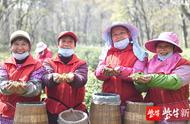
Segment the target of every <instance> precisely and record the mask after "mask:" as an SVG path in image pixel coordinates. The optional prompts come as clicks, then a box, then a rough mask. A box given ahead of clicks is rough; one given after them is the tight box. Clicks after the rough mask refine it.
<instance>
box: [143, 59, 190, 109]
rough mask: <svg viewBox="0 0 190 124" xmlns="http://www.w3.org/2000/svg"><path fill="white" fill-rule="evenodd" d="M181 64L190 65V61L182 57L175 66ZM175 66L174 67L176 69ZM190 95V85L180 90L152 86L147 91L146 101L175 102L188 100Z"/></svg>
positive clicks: (155, 102)
mask: <svg viewBox="0 0 190 124" xmlns="http://www.w3.org/2000/svg"><path fill="white" fill-rule="evenodd" d="M180 65H190V62H189V61H187V60H185V59H181V60H180V61H179V62H178V63H177V65H176V67H175V68H177V67H179V66H180ZM175 68H174V69H175ZM188 97H189V85H185V86H183V87H182V88H180V89H178V90H166V89H161V88H151V89H149V90H148V92H147V96H146V97H145V102H153V103H154V104H155V105H158V104H164V103H174V102H179V101H183V100H188Z"/></svg>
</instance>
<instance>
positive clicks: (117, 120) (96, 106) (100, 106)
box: [90, 93, 121, 124]
mask: <svg viewBox="0 0 190 124" xmlns="http://www.w3.org/2000/svg"><path fill="white" fill-rule="evenodd" d="M119 105H120V97H119V95H117V94H111V93H97V94H94V95H93V99H92V102H91V107H90V122H91V124H121V115H120V106H119Z"/></svg>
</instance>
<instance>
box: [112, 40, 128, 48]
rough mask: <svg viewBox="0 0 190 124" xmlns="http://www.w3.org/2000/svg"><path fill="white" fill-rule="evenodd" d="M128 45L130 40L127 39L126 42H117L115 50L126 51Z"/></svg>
mask: <svg viewBox="0 0 190 124" xmlns="http://www.w3.org/2000/svg"><path fill="white" fill-rule="evenodd" d="M128 44H129V39H128V38H126V39H124V40H120V41H118V42H115V43H114V44H113V45H114V47H115V48H117V49H120V50H122V49H125V48H126V47H127V45H128Z"/></svg>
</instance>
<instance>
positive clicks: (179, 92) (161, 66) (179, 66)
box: [134, 32, 190, 124]
mask: <svg viewBox="0 0 190 124" xmlns="http://www.w3.org/2000/svg"><path fill="white" fill-rule="evenodd" d="M145 47H146V49H147V50H149V51H150V52H152V53H155V55H154V56H153V58H152V59H151V60H150V61H149V63H148V66H147V70H146V73H147V74H148V75H146V74H145V75H144V76H143V75H142V76H140V77H138V78H137V79H134V80H135V81H136V82H138V84H145V85H146V87H147V88H148V90H147V95H146V97H145V102H153V103H154V104H155V105H168V104H173V105H174V104H176V105H178V104H180V103H182V102H184V101H188V97H189V85H188V84H189V81H190V61H188V60H186V59H184V58H182V56H181V55H180V54H179V53H182V49H181V47H180V46H179V38H178V36H177V34H176V33H173V32H163V33H161V34H160V35H159V37H158V38H157V39H153V40H149V41H147V42H146V43H145ZM182 107H183V106H182ZM159 123H161V124H187V122H186V121H183V120H179V121H175V122H174V121H172V120H171V121H170V122H169V121H161V122H159Z"/></svg>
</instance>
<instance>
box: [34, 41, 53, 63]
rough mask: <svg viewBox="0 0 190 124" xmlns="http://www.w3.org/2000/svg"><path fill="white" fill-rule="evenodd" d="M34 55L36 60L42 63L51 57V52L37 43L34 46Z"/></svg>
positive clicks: (43, 45) (42, 43) (45, 46)
mask: <svg viewBox="0 0 190 124" xmlns="http://www.w3.org/2000/svg"><path fill="white" fill-rule="evenodd" d="M35 53H36V59H38V60H39V61H40V62H43V61H44V60H45V59H47V58H51V57H52V52H51V50H50V49H49V48H48V46H47V44H45V43H44V42H39V43H37V44H36V49H35Z"/></svg>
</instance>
